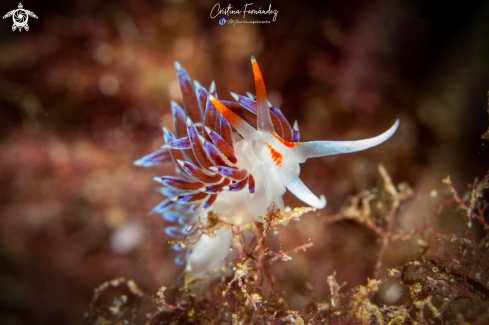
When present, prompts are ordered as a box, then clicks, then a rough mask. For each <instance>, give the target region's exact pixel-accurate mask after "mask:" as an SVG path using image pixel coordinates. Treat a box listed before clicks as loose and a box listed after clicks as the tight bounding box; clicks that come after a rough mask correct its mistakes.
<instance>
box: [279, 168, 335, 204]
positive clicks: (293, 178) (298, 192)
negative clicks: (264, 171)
mask: <svg viewBox="0 0 489 325" xmlns="http://www.w3.org/2000/svg"><path fill="white" fill-rule="evenodd" d="M280 178H281V179H282V182H283V183H284V185H285V187H287V189H288V190H289V191H291V192H292V193H293V194H294V195H295V196H297V198H298V199H300V200H301V201H302V202H304V203H306V204H309V205H310V206H312V207H314V208H316V209H322V208H324V207H325V206H326V198H325V197H324V195H321V196H320V197H319V198H318V197H317V196H316V195H314V193H312V192H311V190H309V188H307V186H306V185H305V184H304V183H303V182H302V181H301V179H300V178H299V176H297V175H294V174H289V173H281V175H280Z"/></svg>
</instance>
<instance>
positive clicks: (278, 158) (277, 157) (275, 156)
mask: <svg viewBox="0 0 489 325" xmlns="http://www.w3.org/2000/svg"><path fill="white" fill-rule="evenodd" d="M263 143H264V144H266V146H267V147H268V150H270V157H271V158H272V160H273V162H274V163H275V165H277V166H278V167H280V166H282V159H283V156H282V154H281V153H280V152H278V151H277V150H275V149H274V148H273V147H272V146H271V145H270V144H269V143H268V142H263Z"/></svg>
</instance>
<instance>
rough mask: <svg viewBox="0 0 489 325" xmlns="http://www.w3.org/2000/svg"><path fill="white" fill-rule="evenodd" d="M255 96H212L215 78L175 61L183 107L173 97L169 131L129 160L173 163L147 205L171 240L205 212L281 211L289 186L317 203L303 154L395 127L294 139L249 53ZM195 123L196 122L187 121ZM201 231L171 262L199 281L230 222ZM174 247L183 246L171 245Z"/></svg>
mask: <svg viewBox="0 0 489 325" xmlns="http://www.w3.org/2000/svg"><path fill="white" fill-rule="evenodd" d="M251 62H252V68H253V75H254V79H255V88H256V98H255V96H250V98H248V97H244V96H239V95H236V94H234V93H231V95H232V96H233V98H234V99H235V101H236V103H234V102H228V101H223V100H218V99H217V94H216V90H215V85H214V82H213V83H212V84H211V87H210V89H209V91H207V90H206V89H205V88H203V87H202V86H201V85H200V84H199V83H198V82H194V83H192V82H191V80H190V78H189V77H188V75H187V73H186V72H185V70H184V69H183V68H182V67H181V66H180V64H179V63H178V62H175V68H176V70H177V77H178V81H179V84H180V89H181V91H182V97H183V104H184V108H183V109H182V108H181V107H180V106H179V105H178V104H176V103H175V102H172V114H173V118H174V123H175V132H174V133H172V132H170V131H169V130H168V129H166V128H163V134H164V140H165V142H166V144H165V145H164V146H163V147H162V149H161V150H159V151H157V152H154V153H151V154H149V155H147V156H145V157H143V158H141V159H139V160H137V161H135V162H134V164H135V165H137V166H144V167H148V166H154V165H158V164H161V163H164V162H169V161H173V163H174V164H175V166H176V173H177V177H170V176H162V177H157V178H155V180H156V181H158V182H159V183H161V184H163V185H164V187H163V188H161V189H160V192H161V193H162V194H163V195H165V196H167V197H168V198H167V199H166V200H164V201H163V202H162V203H160V204H159V205H158V206H157V207H156V208H154V209H153V211H152V213H158V214H161V215H162V216H163V218H165V219H166V220H168V221H172V222H178V224H179V225H180V226H170V227H167V228H166V229H165V232H166V233H167V234H168V235H169V236H172V237H174V238H176V239H182V238H184V236H185V235H187V234H188V232H189V231H190V230H189V227H191V225H192V224H193V223H194V222H196V221H197V220H198V219H199V218H200V221H201V222H203V223H205V222H206V220H207V218H208V212H209V211H212V213H213V214H214V215H216V216H217V217H218V218H219V220H222V221H225V222H226V223H229V224H231V225H241V224H244V223H248V222H257V221H260V219H259V217H265V215H266V212H267V209H269V208H270V207H271V206H272V205H274V208H275V209H283V208H284V203H283V200H282V195H283V194H284V193H285V191H286V190H287V189H288V190H289V191H290V192H292V193H293V194H294V195H295V196H297V197H298V198H299V199H300V200H302V201H303V202H304V203H306V204H308V205H310V206H312V207H315V208H318V209H321V208H324V207H325V206H326V199H325V197H324V196H322V195H321V196H320V197H317V196H316V195H315V194H313V193H312V192H311V191H310V190H309V189H308V188H307V187H306V186H305V184H304V183H303V182H302V181H301V180H300V178H299V173H300V164H301V163H303V162H304V161H305V160H306V159H308V158H313V157H321V156H327V155H334V154H341V153H350V152H356V151H361V150H365V149H368V148H371V147H373V146H376V145H379V144H381V143H382V142H384V141H386V140H387V139H389V138H390V137H391V136H392V135H393V134H394V132H395V131H396V129H397V127H398V125H399V121H396V122H395V123H394V125H393V126H392V127H391V128H390V129H389V130H387V131H386V132H384V133H382V134H381V135H379V136H376V137H374V138H370V139H364V140H357V141H311V142H299V129H298V127H297V122H296V123H294V127H291V126H290V124H289V123H288V122H287V120H286V119H285V117H284V116H283V115H282V113H281V111H280V110H279V109H278V108H276V107H271V105H269V102H268V100H267V96H266V90H265V84H264V82H263V78H262V75H261V72H260V69H259V67H258V64H257V63H256V61H255V59H254V57H252V59H251ZM193 122H195V124H194V123H193ZM214 233H215V235H216V236H214V237H209V236H207V235H206V234H202V235H201V236H200V238H199V239H198V241H197V242H196V243H195V244H193V245H191V246H190V247H186V248H185V251H184V252H182V253H181V254H180V255H179V256H178V257H177V259H176V260H175V262H176V263H177V264H186V267H185V271H186V272H187V273H188V274H189V275H190V276H191V277H192V278H198V279H203V278H205V277H207V276H208V275H209V273H211V272H213V271H214V270H216V268H219V267H222V266H223V262H224V260H225V258H226V256H227V255H228V252H229V248H230V244H231V241H232V238H233V235H232V232H231V230H230V229H229V228H225V227H222V228H220V229H217V230H215V231H214ZM174 248H175V249H176V250H182V247H180V246H178V245H176V246H175V247H174Z"/></svg>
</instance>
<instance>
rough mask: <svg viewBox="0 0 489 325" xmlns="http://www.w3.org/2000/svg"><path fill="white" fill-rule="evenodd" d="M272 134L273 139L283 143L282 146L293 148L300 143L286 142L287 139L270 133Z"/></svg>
mask: <svg viewBox="0 0 489 325" xmlns="http://www.w3.org/2000/svg"><path fill="white" fill-rule="evenodd" d="M272 135H273V137H274V138H275V139H277V140H278V141H280V143H281V144H283V145H284V146H286V147H287V148H290V149H292V148H295V147H297V146H299V145H301V144H302V143H300V142H287V141H285V140H284V139H282V138H281V137H279V136H278V135H276V134H273V133H272Z"/></svg>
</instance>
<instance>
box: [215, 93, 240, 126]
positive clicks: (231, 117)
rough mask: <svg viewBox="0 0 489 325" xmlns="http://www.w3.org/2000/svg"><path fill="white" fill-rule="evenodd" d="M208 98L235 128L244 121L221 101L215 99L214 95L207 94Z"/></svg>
mask: <svg viewBox="0 0 489 325" xmlns="http://www.w3.org/2000/svg"><path fill="white" fill-rule="evenodd" d="M209 99H210V101H211V103H212V105H214V107H215V108H216V109H217V110H218V111H219V113H221V115H222V116H223V117H224V118H225V119H226V120H227V121H228V122H229V123H230V124H231V125H232V126H234V128H235V129H238V128H239V125H240V124H242V123H246V122H245V121H244V120H243V119H242V118H241V117H239V116H238V115H236V114H234V112H233V111H231V110H230V109H229V108H227V107H226V106H225V105H224V104H223V103H221V102H220V101H219V100H217V99H216V98H215V97H214V96H212V95H209Z"/></svg>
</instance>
